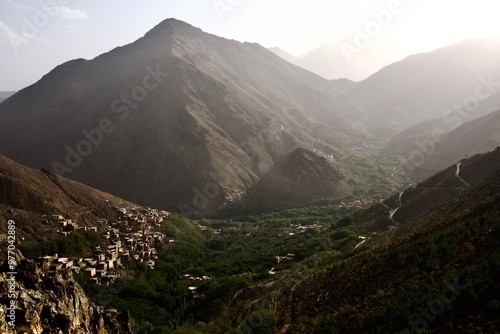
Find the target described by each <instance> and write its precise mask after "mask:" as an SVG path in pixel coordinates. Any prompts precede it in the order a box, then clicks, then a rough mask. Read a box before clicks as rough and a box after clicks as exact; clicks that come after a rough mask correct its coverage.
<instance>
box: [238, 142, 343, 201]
mask: <svg viewBox="0 0 500 334" xmlns="http://www.w3.org/2000/svg"><path fill="white" fill-rule="evenodd" d="M352 193H353V186H352V185H350V184H349V178H348V177H346V176H345V175H344V174H343V173H342V172H340V171H339V170H338V169H337V168H335V167H334V165H333V164H332V162H331V161H329V160H328V159H327V158H326V157H321V156H318V155H317V154H316V153H314V152H311V151H308V150H306V149H303V148H297V149H295V150H293V151H292V152H291V153H289V154H287V155H286V156H284V157H283V158H281V159H280V160H279V161H278V162H277V163H276V164H274V165H273V167H272V168H271V170H270V171H269V172H268V173H267V174H265V175H264V176H263V177H262V178H261V179H260V180H259V181H258V182H257V183H256V184H255V186H254V187H252V189H251V190H250V192H249V195H248V197H249V198H251V199H252V200H253V201H257V202H263V203H271V204H274V206H276V207H294V206H300V205H303V204H306V203H308V202H311V201H312V200H313V199H315V198H318V197H324V198H334V197H344V196H347V195H352Z"/></svg>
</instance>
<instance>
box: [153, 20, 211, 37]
mask: <svg viewBox="0 0 500 334" xmlns="http://www.w3.org/2000/svg"><path fill="white" fill-rule="evenodd" d="M194 30H196V31H199V32H202V30H201V29H199V28H196V27H194V26H192V25H190V24H189V23H186V22H184V21H181V20H177V19H174V18H168V19H165V20H163V21H161V22H160V23H158V24H157V25H156V26H155V27H153V29H151V30H150V31H148V32H147V33H146V34H145V35H144V37H153V36H158V35H162V34H178V33H182V32H187V31H194Z"/></svg>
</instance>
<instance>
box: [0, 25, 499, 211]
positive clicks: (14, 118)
mask: <svg viewBox="0 0 500 334" xmlns="http://www.w3.org/2000/svg"><path fill="white" fill-rule="evenodd" d="M498 45H499V43H498V42H497V41H476V40H471V41H466V42H464V43H461V44H458V45H455V46H451V47H447V48H443V49H439V50H436V51H434V52H431V53H427V54H421V55H414V56H410V57H408V58H406V59H404V60H402V61H400V62H398V63H395V64H392V65H390V66H387V67H386V68H384V69H382V70H381V71H379V72H377V73H376V74H374V75H372V76H371V77H369V78H367V79H366V80H363V81H361V82H359V83H355V82H353V81H350V80H347V79H340V80H326V79H324V78H322V77H320V76H318V75H316V74H313V73H311V72H308V71H306V70H305V69H303V68H300V67H298V66H296V65H293V64H291V63H289V62H287V61H285V60H283V59H282V58H280V57H278V56H277V55H275V54H273V53H272V52H270V51H269V50H267V49H265V48H263V47H261V46H260V45H258V44H252V43H239V42H236V41H232V40H227V39H224V38H220V37H217V36H214V35H210V34H207V33H204V32H203V31H201V30H200V29H198V28H195V27H193V26H191V25H189V24H187V23H184V22H182V21H178V20H175V19H168V20H165V21H163V22H161V23H160V24H159V25H157V26H156V27H154V28H153V29H152V30H151V31H149V32H148V33H146V35H145V36H144V37H142V38H140V39H138V40H137V41H135V42H133V43H131V44H129V45H126V46H123V47H118V48H116V49H114V50H111V51H110V52H108V53H105V54H103V55H101V56H99V57H97V58H95V59H93V60H84V59H77V60H73V61H69V62H67V63H64V64H62V65H60V66H58V67H56V68H55V69H54V70H52V71H51V72H50V73H48V74H47V75H45V76H44V77H43V78H42V79H41V80H39V81H38V82H37V83H35V84H33V85H31V86H29V87H27V88H25V89H23V90H21V91H19V92H17V93H16V94H15V95H13V96H12V97H11V98H9V99H8V100H6V101H4V102H3V103H1V104H0V153H2V154H5V155H6V156H8V157H9V158H12V159H14V160H16V161H19V162H20V163H23V164H26V165H28V166H31V167H35V168H42V167H44V168H46V169H50V170H52V171H54V172H55V173H57V174H61V175H63V176H66V177H70V178H72V179H75V180H78V181H80V182H84V183H86V184H89V185H90V186H93V187H97V188H99V189H103V190H105V191H108V192H110V193H113V194H115V195H118V196H120V197H122V198H125V199H127V200H130V201H133V202H135V203H138V204H147V205H150V206H154V207H158V208H161V209H167V210H171V211H180V212H182V213H184V214H186V215H190V214H200V213H210V212H217V210H218V209H220V208H222V207H225V206H227V205H228V204H230V203H233V202H237V201H240V200H243V199H247V198H250V197H251V198H260V199H268V200H271V199H274V200H276V199H278V198H280V197H283V198H288V199H290V200H293V202H294V203H296V204H298V203H299V202H303V201H306V200H308V199H311V198H317V197H324V196H331V197H335V196H344V195H346V194H349V193H352V192H353V191H354V192H355V191H356V181H354V180H353V179H352V177H354V178H355V179H356V178H358V179H361V180H362V179H370V178H373V176H371V175H369V174H367V173H362V174H360V175H353V171H350V170H346V167H345V164H344V163H345V162H346V161H351V162H352V161H354V160H352V159H358V160H363V159H364V158H363V157H364V156H374V155H377V154H378V151H377V146H376V145H377V143H379V142H381V141H383V140H387V139H390V138H391V136H393V135H394V134H396V133H398V132H400V131H401V130H404V129H406V128H408V127H411V126H415V125H417V124H419V123H420V122H422V121H426V120H428V119H430V118H435V117H438V116H441V115H443V114H444V113H445V112H446V110H447V108H451V107H452V106H453V103H454V102H456V101H458V102H463V101H465V99H466V98H467V97H468V96H469V95H470V94H475V93H476V91H478V92H479V93H480V94H481V97H485V96H486V93H488V92H490V91H491V92H490V93H491V94H490V95H492V96H493V97H491V98H489V99H482V100H481V101H479V102H481V104H480V106H478V107H477V108H476V109H477V111H478V112H483V113H486V112H487V110H489V109H491V110H489V111H493V110H497V109H498V108H500V101H499V100H498V99H497V97H498V96H500V95H494V94H493V93H495V92H496V90H495V88H496V85H495V81H494V80H496V79H495V78H497V75H498V77H500V73H499V69H498V66H497V60H496V58H497V57H496V55H497V54H498V52H497V50H499V49H498ZM274 51H276V50H274ZM488 82H489V84H488ZM481 85H482V86H481ZM478 87H480V88H478ZM483 100H484V101H483ZM471 101H472V100H471ZM477 131H480V129H479V128H477ZM490 133H491V132H490ZM297 149H299V150H298V151H297ZM293 152H299V153H300V154H298V158H293V157H294V156H295V155H294V154H293ZM287 157H288V158H287ZM290 157H292V158H290ZM307 157H309V158H310V160H308V158H307ZM358 160H356V161H358ZM373 168H374V169H376V168H377V167H376V166H373ZM306 171H307V172H308V173H309V172H310V173H312V174H314V175H308V177H307V178H300V175H301V173H304V172H306ZM283 173H285V174H286V175H288V176H289V177H288V178H289V180H288V181H285V179H280V180H278V178H277V177H276V175H281V174H283ZM347 175H349V177H347ZM271 185H274V186H273V188H274V191H273V192H270V188H269V187H270V186H271ZM320 185H321V186H320ZM287 189H288V190H287ZM294 192H295V193H296V192H300V193H301V194H292V193H294Z"/></svg>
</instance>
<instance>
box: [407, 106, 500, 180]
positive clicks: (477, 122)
mask: <svg viewBox="0 0 500 334" xmlns="http://www.w3.org/2000/svg"><path fill="white" fill-rule="evenodd" d="M499 130H500V110H498V111H496V112H493V113H490V114H488V115H485V116H482V117H480V118H476V119H474V120H472V121H469V122H467V123H464V124H462V125H460V126H459V127H457V128H455V129H453V130H451V131H450V132H448V133H447V134H446V136H445V137H444V139H443V140H439V141H431V140H429V139H428V138H427V141H426V142H427V143H430V144H429V145H427V147H428V149H427V151H428V152H425V153H426V158H427V159H426V160H425V162H423V164H421V165H419V166H418V167H417V170H416V171H415V174H417V175H418V174H423V175H430V174H432V173H435V172H436V171H438V170H440V169H441V168H442V166H444V165H448V164H450V163H452V162H455V161H458V160H461V159H463V158H466V157H470V156H472V155H475V154H477V153H484V152H488V151H491V150H493V149H495V148H497V147H499V146H500V131H499ZM432 143H434V144H433V145H431V144H432Z"/></svg>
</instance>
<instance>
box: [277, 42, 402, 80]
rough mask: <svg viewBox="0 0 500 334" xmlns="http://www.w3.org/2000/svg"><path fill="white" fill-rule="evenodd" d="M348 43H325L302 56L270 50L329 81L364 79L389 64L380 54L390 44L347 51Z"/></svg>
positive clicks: (278, 49)
mask: <svg viewBox="0 0 500 334" xmlns="http://www.w3.org/2000/svg"><path fill="white" fill-rule="evenodd" d="M345 45H347V44H345V43H339V44H337V45H335V46H334V45H331V44H328V43H325V44H322V45H320V46H318V47H317V48H316V49H314V50H312V51H310V52H307V53H306V54H304V55H302V56H299V57H295V56H292V55H290V54H289V53H287V52H286V51H283V50H281V49H280V48H277V47H275V48H270V49H269V50H271V51H272V52H274V53H275V54H276V55H278V56H279V57H281V58H283V59H285V60H286V61H288V62H290V63H292V64H294V65H297V66H299V67H302V68H304V69H306V70H308V71H311V72H313V73H316V74H317V75H320V76H322V77H323V78H325V79H328V80H333V79H341V78H345V79H348V80H351V81H361V80H363V79H366V78H367V77H368V76H369V75H371V74H373V73H375V72H376V71H377V70H378V69H380V68H381V67H382V66H384V65H386V64H385V63H383V62H381V60H380V59H381V58H383V57H380V54H381V53H383V52H387V48H389V46H388V45H378V47H371V48H369V49H365V50H361V52H355V53H352V54H351V53H350V52H348V51H344V50H343V48H345ZM347 49H348V47H347ZM358 51H359V50H358ZM391 51H393V52H394V50H391Z"/></svg>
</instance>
